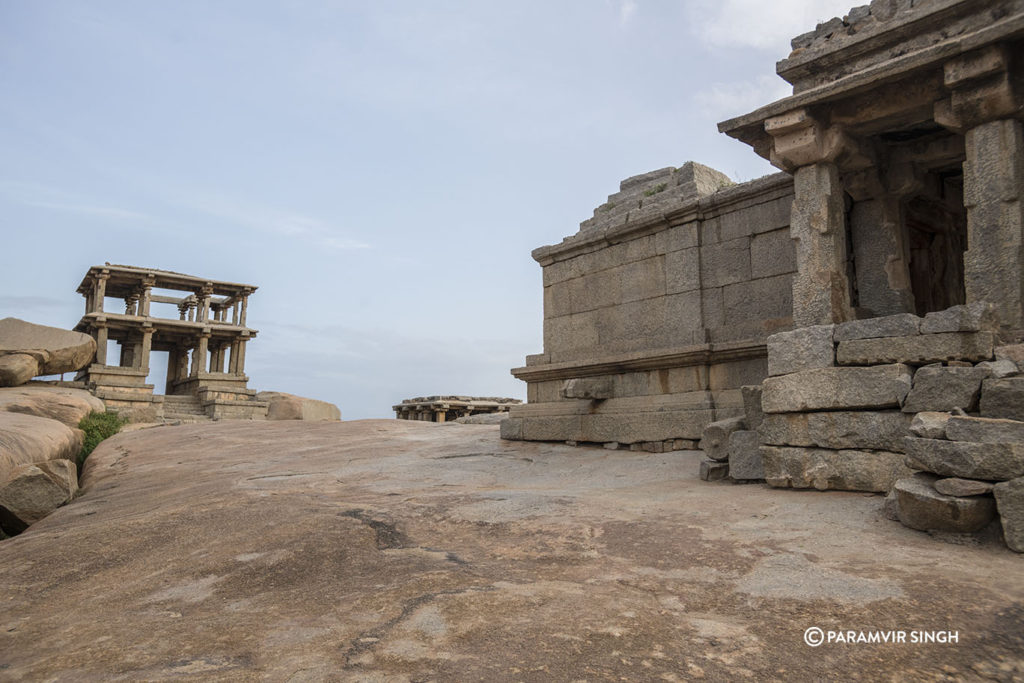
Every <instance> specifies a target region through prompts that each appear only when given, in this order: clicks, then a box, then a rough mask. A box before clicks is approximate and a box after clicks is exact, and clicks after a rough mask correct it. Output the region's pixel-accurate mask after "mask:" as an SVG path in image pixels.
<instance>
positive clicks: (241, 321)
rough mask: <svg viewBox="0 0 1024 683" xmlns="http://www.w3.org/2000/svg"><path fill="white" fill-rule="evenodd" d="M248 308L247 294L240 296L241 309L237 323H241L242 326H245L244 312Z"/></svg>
mask: <svg viewBox="0 0 1024 683" xmlns="http://www.w3.org/2000/svg"><path fill="white" fill-rule="evenodd" d="M248 308H249V295H248V294H246V295H245V296H243V297H242V310H241V313H240V314H239V316H240V317H239V319H238V324H239V325H241V326H242V327H245V314H246V312H247V310H248Z"/></svg>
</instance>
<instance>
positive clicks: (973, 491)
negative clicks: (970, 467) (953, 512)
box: [933, 477, 993, 497]
mask: <svg viewBox="0 0 1024 683" xmlns="http://www.w3.org/2000/svg"><path fill="white" fill-rule="evenodd" d="M933 485H934V486H935V490H936V491H938V492H939V493H941V494H942V495H944V496H960V497H964V496H984V495H986V494H988V493H992V486H993V484H992V482H990V481H978V480H977V479H961V478H960V477H950V478H948V479H937V480H936V481H935V482H934V483H933Z"/></svg>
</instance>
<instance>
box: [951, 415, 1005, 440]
mask: <svg viewBox="0 0 1024 683" xmlns="http://www.w3.org/2000/svg"><path fill="white" fill-rule="evenodd" d="M946 438H947V439H949V440H950V441H973V442H976V443H1024V422H1021V421H1019V420H1004V419H998V418H986V417H967V416H957V415H954V416H952V417H950V418H949V421H948V422H947V423H946Z"/></svg>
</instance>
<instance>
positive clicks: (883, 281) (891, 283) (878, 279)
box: [849, 197, 914, 316]
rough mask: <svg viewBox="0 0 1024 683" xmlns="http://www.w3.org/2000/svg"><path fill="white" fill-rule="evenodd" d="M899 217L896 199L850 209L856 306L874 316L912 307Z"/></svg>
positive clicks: (869, 201) (868, 202)
mask: <svg viewBox="0 0 1024 683" xmlns="http://www.w3.org/2000/svg"><path fill="white" fill-rule="evenodd" d="M900 217H901V216H900V210H899V199H898V198H894V197H884V198H871V199H866V200H862V201H858V202H855V203H854V204H853V207H852V208H851V210H850V215H849V224H850V233H851V238H852V239H851V242H852V244H853V255H854V262H855V263H856V264H857V269H856V276H857V294H858V298H859V304H860V307H861V308H863V309H865V310H867V311H869V312H871V313H872V314H873V315H877V316H885V315H889V314H896V313H900V312H902V311H907V310H912V309H913V307H914V294H913V291H912V289H911V284H910V276H909V271H908V269H907V263H906V256H905V255H904V248H903V227H902V226H901V225H900Z"/></svg>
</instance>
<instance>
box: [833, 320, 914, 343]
mask: <svg viewBox="0 0 1024 683" xmlns="http://www.w3.org/2000/svg"><path fill="white" fill-rule="evenodd" d="M920 328H921V319H920V318H918V317H917V316H916V315H914V314H913V313H898V314H896V315H886V316H883V317H881V318H867V319H865V320H851V321H849V322H845V323H839V324H838V325H836V330H835V335H834V337H833V338H834V340H835V341H836V342H841V341H849V340H851V339H878V338H881V337H909V336H911V335H915V334H918V332H919V331H920Z"/></svg>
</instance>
